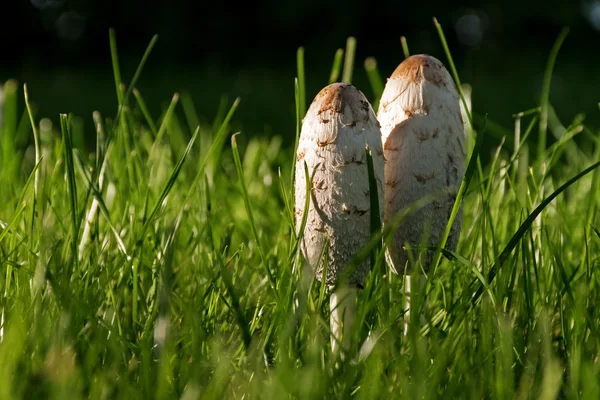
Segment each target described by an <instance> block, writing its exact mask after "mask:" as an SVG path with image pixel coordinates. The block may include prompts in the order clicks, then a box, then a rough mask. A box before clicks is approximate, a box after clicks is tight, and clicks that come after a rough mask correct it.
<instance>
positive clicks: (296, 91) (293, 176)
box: [290, 78, 302, 190]
mask: <svg viewBox="0 0 600 400" xmlns="http://www.w3.org/2000/svg"><path fill="white" fill-rule="evenodd" d="M294 98H295V100H296V138H295V140H294V153H293V156H292V167H291V168H290V170H291V171H292V172H291V174H290V184H291V187H292V190H293V188H294V181H295V179H296V154H297V153H298V144H299V143H300V132H301V130H302V113H301V109H300V87H299V85H298V78H296V80H295V81H294Z"/></svg>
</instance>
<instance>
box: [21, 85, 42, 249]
mask: <svg viewBox="0 0 600 400" xmlns="http://www.w3.org/2000/svg"><path fill="white" fill-rule="evenodd" d="M23 94H24V97H25V107H26V108H27V114H29V121H30V122H31V130H32V131H33V145H34V148H35V163H36V165H37V164H40V160H41V157H42V152H41V148H40V134H39V131H38V129H37V127H36V125H35V121H34V119H33V112H32V111H31V105H30V104H29V92H28V91H27V84H24V85H23ZM39 185H40V168H39V167H38V168H36V170H35V179H34V182H33V204H32V205H31V225H30V226H29V228H30V232H29V236H30V237H31V238H33V229H34V225H35V224H34V220H35V214H36V206H37V202H38V193H39Z"/></svg>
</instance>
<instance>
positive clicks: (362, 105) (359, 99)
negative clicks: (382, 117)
mask: <svg viewBox="0 0 600 400" xmlns="http://www.w3.org/2000/svg"><path fill="white" fill-rule="evenodd" d="M313 104H314V105H315V106H316V107H317V110H318V111H317V115H320V114H321V113H323V112H325V111H327V110H331V111H334V112H336V113H343V112H344V108H345V107H346V106H349V107H350V108H351V109H352V114H353V115H354V116H355V118H358V119H359V120H367V119H368V115H369V108H370V103H369V101H368V100H367V98H366V97H365V95H364V94H363V93H362V92H361V91H360V90H358V89H357V88H356V87H355V86H352V85H351V84H349V83H344V82H337V83H332V84H330V85H328V86H326V87H324V88H323V89H321V91H320V92H319V93H318V94H317V95H316V96H315V99H314V100H313Z"/></svg>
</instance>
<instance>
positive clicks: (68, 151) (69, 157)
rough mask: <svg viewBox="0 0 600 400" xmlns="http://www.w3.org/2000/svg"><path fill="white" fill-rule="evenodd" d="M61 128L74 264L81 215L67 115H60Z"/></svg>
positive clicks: (76, 255) (76, 257) (76, 256)
mask: <svg viewBox="0 0 600 400" xmlns="http://www.w3.org/2000/svg"><path fill="white" fill-rule="evenodd" d="M60 128H61V131H62V138H63V150H64V156H65V161H66V163H65V166H66V169H67V171H66V172H67V186H68V193H69V200H70V203H69V204H70V206H71V223H72V225H73V238H72V240H71V246H72V248H73V257H74V260H75V261H74V262H77V260H78V258H79V257H78V254H77V253H78V249H77V240H78V238H79V223H80V221H79V213H78V211H77V210H78V207H77V183H76V182H75V165H74V163H73V142H72V141H71V131H70V130H69V119H68V117H67V115H66V114H61V115H60Z"/></svg>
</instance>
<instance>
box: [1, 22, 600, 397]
mask: <svg viewBox="0 0 600 400" xmlns="http://www.w3.org/2000/svg"><path fill="white" fill-rule="evenodd" d="M438 27H439V25H438ZM439 29H440V30H439V31H440V32H442V31H441V27H439ZM561 38H562V36H561ZM442 39H443V34H442ZM559 40H561V41H562V39H560V38H559ZM155 41H156V39H153V40H152V41H151V44H150V46H149V49H148V51H147V52H146V53H145V54H144V55H143V57H142V62H141V64H140V69H139V70H138V71H137V72H136V74H135V76H134V77H133V78H132V85H130V86H127V85H126V84H124V81H123V79H124V77H123V76H121V73H120V70H119V63H118V56H117V46H116V38H115V35H114V32H111V36H110V45H111V49H112V54H113V68H114V75H115V87H116V96H115V99H116V100H115V104H117V107H116V109H115V114H114V115H116V117H115V118H109V117H106V116H104V117H103V116H101V115H99V114H98V113H95V114H94V122H95V124H94V126H95V127H96V131H95V132H86V134H88V135H93V136H95V137H96V138H97V139H96V142H97V146H96V148H95V149H94V150H93V151H91V152H89V151H87V150H86V149H83V148H78V147H77V145H76V143H77V142H76V141H75V140H73V135H74V134H75V133H76V129H75V128H74V126H73V124H74V122H73V119H72V118H70V117H69V116H68V115H64V116H62V117H61V126H60V127H55V128H53V129H51V128H50V127H49V126H48V124H49V121H48V120H46V119H43V118H42V119H40V116H38V115H36V113H35V98H36V88H35V87H29V88H28V89H29V90H28V92H25V94H26V96H25V100H26V101H27V103H26V105H27V107H25V104H23V102H22V101H21V97H22V96H21V95H20V93H21V92H20V89H19V86H18V85H17V84H16V82H14V81H9V82H7V83H6V84H5V85H4V90H3V91H4V109H3V113H4V125H3V127H2V130H1V132H2V140H1V141H0V143H1V145H2V151H1V152H0V154H2V157H3V158H2V160H1V165H2V169H1V170H0V186H1V187H2V189H1V190H0V204H1V206H0V266H1V270H0V289H1V290H0V316H1V318H0V324H1V325H0V398H11V399H13V398H46V397H52V398H84V397H85V398H101V399H108V398H154V397H157V398H184V399H194V398H202V399H211V398H214V399H221V398H273V399H279V398H306V399H313V398H322V397H327V398H344V399H348V398H365V399H373V398H410V399H414V398H439V397H444V398H477V399H480V398H501V399H504V398H515V397H516V398H544V399H554V398H566V399H575V398H586V399H587V398H599V397H600V361H599V356H600V351H599V346H600V332H599V328H598V326H600V309H599V307H597V305H598V304H600V292H599V290H600V278H599V276H598V273H597V270H598V267H599V266H600V233H599V231H598V228H600V220H599V219H598V207H599V206H600V193H599V191H600V189H599V186H600V185H599V180H600V169H598V168H596V167H598V160H599V159H600V139H599V131H598V130H597V129H595V128H593V127H589V126H586V125H585V124H584V121H582V120H574V121H573V122H572V123H566V124H565V123H562V122H561V121H558V119H557V118H551V117H550V116H549V115H550V114H551V113H550V112H549V110H551V100H552V99H551V98H549V97H548V96H547V93H549V92H548V87H549V86H547V85H549V80H550V77H551V74H547V76H546V79H547V85H545V86H544V93H546V94H543V95H542V96H541V103H542V104H532V105H531V106H532V110H527V111H526V112H523V113H519V114H517V115H516V116H515V121H516V123H515V127H514V130H513V128H512V127H508V128H504V129H505V130H506V131H508V132H513V131H514V134H512V137H510V138H508V140H507V141H506V143H510V146H509V145H504V142H502V143H503V144H501V145H500V146H499V147H498V148H497V149H495V151H493V154H492V157H491V162H490V163H489V164H487V165H481V164H479V165H477V164H475V163H474V162H473V163H471V165H472V167H471V170H470V171H471V172H470V175H469V176H470V178H471V181H470V183H469V182H465V185H464V190H463V193H464V201H465V206H464V221H463V232H462V237H461V240H460V244H459V247H458V249H457V251H456V252H454V253H449V252H446V251H443V252H440V254H443V255H444V256H445V257H440V263H439V266H438V268H436V269H435V271H433V272H432V274H430V276H428V278H427V282H428V288H429V291H426V292H424V293H421V294H419V295H420V296H427V301H423V300H424V299H423V298H422V299H417V300H418V301H416V302H415V303H414V304H422V309H421V310H420V317H421V321H418V319H416V318H414V319H412V318H411V321H410V323H411V324H419V325H418V326H415V327H414V328H417V329H409V331H408V335H407V336H405V335H404V334H403V324H404V321H403V315H404V311H405V310H403V308H402V304H403V301H402V296H403V294H402V292H401V287H402V277H401V276H396V275H391V274H389V273H387V272H386V268H385V266H384V265H383V264H382V263H383V257H381V255H382V251H383V250H382V249H381V248H379V246H377V242H379V243H380V242H381V241H380V240H379V241H378V240H374V242H373V243H374V244H373V245H372V249H374V250H373V251H375V253H373V254H367V255H366V256H369V255H370V256H373V257H375V258H374V260H376V261H375V265H376V266H377V268H376V269H375V271H374V273H372V274H371V275H370V277H369V280H368V281H367V282H366V285H365V290H363V291H361V292H360V293H359V299H358V313H357V323H356V326H357V327H358V328H357V330H356V332H354V336H353V338H352V345H351V347H350V353H349V356H348V357H344V358H339V357H336V356H334V355H332V354H331V346H330V345H329V340H330V339H329V337H330V332H329V322H328V321H329V310H328V306H327V305H328V303H329V302H328V301H325V300H326V299H325V298H324V297H326V296H327V293H326V292H325V291H324V290H323V286H322V285H321V284H319V283H318V282H317V281H316V280H315V279H314V277H312V276H311V274H310V273H309V272H308V271H306V270H305V269H304V268H303V266H302V263H301V262H300V259H299V258H298V257H297V252H298V247H297V237H296V233H295V232H296V231H295V230H294V227H293V221H294V216H293V213H294V207H295V208H300V209H301V208H302V207H306V205H293V204H291V203H290V199H293V195H292V192H291V189H292V188H291V187H290V180H289V177H290V176H292V168H293V165H294V161H295V160H294V158H295V156H294V154H293V150H294V149H291V148H282V147H281V146H282V139H281V138H280V137H270V138H267V137H249V136H248V135H244V134H243V135H237V136H235V137H232V136H231V134H232V132H231V121H232V119H233V118H235V114H234V113H235V110H236V108H237V107H238V105H239V106H240V107H244V106H245V105H244V103H243V101H242V102H241V103H240V101H239V99H238V100H236V101H234V102H231V103H229V104H225V105H224V106H223V113H222V117H220V118H216V122H215V123H214V124H212V125H204V124H202V125H198V123H197V121H198V118H197V117H196V114H197V113H198V112H202V110H195V108H194V105H193V102H192V100H191V97H190V95H189V94H188V93H182V94H181V97H179V96H176V97H175V98H174V99H173V101H172V103H171V105H170V106H169V107H167V108H166V109H165V110H164V112H163V114H162V115H161V116H153V115H151V114H150V113H149V111H148V108H147V107H146V105H145V102H144V100H143V95H142V94H141V93H139V92H138V91H137V90H135V88H134V85H133V83H135V80H136V79H137V77H138V76H139V74H140V71H141V67H142V66H143V64H144V63H145V62H146V60H147V59H149V52H150V50H151V49H152V47H153V46H154V44H155ZM402 44H403V47H404V49H405V53H406V54H407V55H408V45H407V42H406V40H403V42H402ZM355 46H356V42H355V41H354V40H353V39H351V40H349V42H348V47H347V50H346V53H345V54H346V65H344V66H343V74H342V75H343V78H342V79H344V80H346V81H350V79H351V77H352V74H353V73H354V74H356V73H364V72H365V71H362V70H355V71H354V72H353V68H352V66H353V64H354V62H353V57H354V50H355ZM305 50H306V52H305ZM412 50H413V51H415V50H417V51H418V49H412ZM556 52H558V49H556ZM556 52H554V51H553V53H552V55H551V63H554V60H555V59H556V54H555V53H556ZM297 54H298V71H299V76H298V79H297V81H296V82H297V83H296V89H295V90H296V99H297V114H296V115H297V118H298V122H297V127H299V123H300V122H299V121H300V119H301V118H302V117H303V114H304V110H306V102H307V100H308V101H310V99H311V98H312V96H313V95H314V94H311V93H305V86H304V85H305V79H306V77H305V73H304V58H305V57H306V58H309V57H310V49H300V50H299V51H298V53H297ZM343 54H344V52H342V51H340V50H338V52H337V53H336V56H335V59H334V64H333V69H332V72H331V76H330V77H329V79H330V81H331V80H333V81H335V80H337V79H338V77H339V76H340V71H341V70H342V57H343ZM448 54H449V53H448ZM438 58H440V59H442V57H441V55H439V56H438ZM557 62H560V61H557ZM348 63H351V64H352V65H348ZM551 63H549V64H548V65H552V64H551ZM447 65H448V64H447ZM451 65H452V64H451ZM365 66H366V68H367V73H368V74H369V77H370V81H371V82H372V84H373V86H374V87H373V93H376V95H375V97H374V98H372V99H370V100H371V102H372V103H376V102H377V101H378V98H377V96H378V95H379V94H380V93H381V78H380V76H386V75H389V73H391V71H384V72H382V73H381V74H380V72H379V71H377V64H376V61H375V59H369V60H368V62H367V63H366V64H365ZM542 68H543V62H542V63H541V69H542ZM451 69H452V70H453V72H454V73H455V75H454V76H455V78H458V75H457V74H456V72H457V71H456V69H455V68H454V67H452V68H451ZM548 70H550V71H551V66H550V67H549V68H547V71H548ZM307 76H310V75H307ZM327 78H328V77H327V76H324V77H321V78H320V79H321V80H322V82H327ZM311 79H313V77H312V76H311ZM293 83H294V82H290V87H289V93H288V94H289V95H293V94H294V85H293ZM473 91H477V87H474V88H473ZM131 93H133V95H134V96H133V98H131V99H130V98H129V95H130V94H131ZM179 98H181V104H180V103H179V102H178V99H179ZM273 101H277V99H273ZM465 104H466V103H465ZM248 106H251V105H248ZM228 107H230V111H229V113H227V109H228ZM473 107H474V108H475V109H476V108H477V104H476V103H475V104H474V105H473ZM467 110H470V109H467ZM516 111H518V110H516ZM467 112H468V111H467ZM479 112H480V113H485V110H479ZM89 117H91V115H90V116H89ZM19 121H22V122H21V123H19ZM546 123H547V124H549V125H552V124H555V125H556V124H561V125H564V126H565V127H566V128H565V129H564V131H563V132H564V137H562V138H558V139H557V140H556V141H555V142H553V143H549V142H548V143H547V144H548V145H549V146H547V145H546V144H544V145H542V144H540V142H537V143H536V142H532V138H531V135H530V133H531V132H533V131H534V130H535V129H536V128H537V129H538V132H539V133H542V132H545V130H546V127H545V126H544V125H543V124H546ZM540 124H542V125H540ZM521 125H523V126H527V129H526V131H524V132H521ZM549 127H550V128H552V126H549ZM472 128H473V132H474V134H475V135H476V137H477V138H478V139H479V138H484V139H485V136H484V135H485V130H484V124H483V123H481V124H479V122H478V120H476V121H475V124H474V126H473V127H472ZM553 131H554V130H553ZM23 132H24V133H25V134H29V139H27V140H23V137H22V135H23ZM575 134H581V135H583V138H584V139H585V143H586V145H585V146H583V145H581V144H578V143H576V142H574V141H573V139H572V138H573V136H574V135H575ZM544 137H545V136H544ZM229 138H230V140H231V142H232V147H229V146H228V143H229V140H228V139H229ZM484 139H483V140H484ZM541 143H543V142H541ZM480 144H481V142H480V143H479V144H475V145H474V146H470V148H469V151H470V154H469V156H472V157H475V158H473V160H476V157H477V155H478V151H479V150H478V149H479V148H480V147H478V146H479V145H480ZM532 149H535V150H536V151H535V152H534V153H533V154H531V151H532ZM540 151H541V154H542V155H541V156H540V153H539V152H540ZM307 181H308V180H307ZM383 234H384V235H386V234H389V232H384V233H383Z"/></svg>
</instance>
